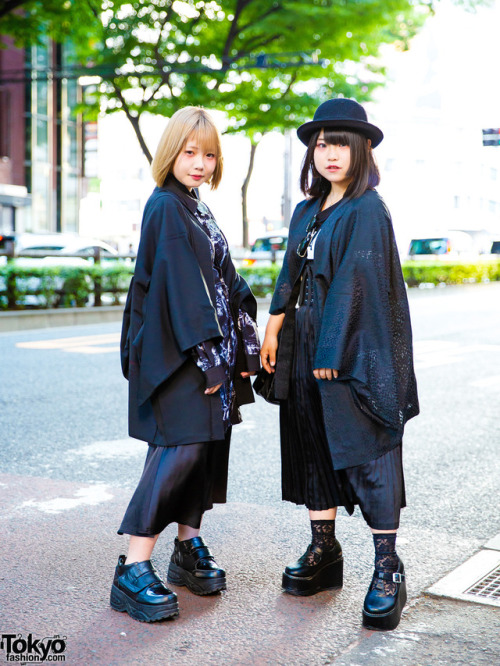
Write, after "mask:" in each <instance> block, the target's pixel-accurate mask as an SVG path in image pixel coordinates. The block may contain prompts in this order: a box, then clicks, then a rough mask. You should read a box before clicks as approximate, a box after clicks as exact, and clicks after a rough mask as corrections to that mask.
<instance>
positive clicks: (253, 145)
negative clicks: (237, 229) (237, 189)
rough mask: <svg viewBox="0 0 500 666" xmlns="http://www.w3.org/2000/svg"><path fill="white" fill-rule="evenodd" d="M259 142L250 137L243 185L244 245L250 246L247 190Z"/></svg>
mask: <svg viewBox="0 0 500 666" xmlns="http://www.w3.org/2000/svg"><path fill="white" fill-rule="evenodd" d="M256 150H257V144H256V143H255V142H254V140H253V139H250V161H249V163H248V170H247V174H246V176H245V180H244V181H243V185H242V186H241V211H242V214H243V215H242V217H243V247H248V213H247V192H248V186H249V184H250V178H251V177H252V171H253V165H254V162H255V151H256Z"/></svg>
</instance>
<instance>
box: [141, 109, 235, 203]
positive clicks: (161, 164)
mask: <svg viewBox="0 0 500 666" xmlns="http://www.w3.org/2000/svg"><path fill="white" fill-rule="evenodd" d="M192 135H193V138H194V140H195V141H196V142H197V143H198V145H199V147H200V149H201V150H202V151H203V152H213V153H215V155H216V158H217V165H216V167H215V171H214V172H213V174H212V176H211V178H210V180H209V181H208V183H210V185H211V189H212V190H215V189H216V188H217V186H218V185H219V183H220V180H221V178H222V151H221V145H220V136H219V132H218V130H217V127H216V126H215V124H214V121H213V120H212V118H211V117H210V116H209V115H208V113H207V112H206V111H205V109H202V108H201V107H200V106H186V107H184V108H183V109H179V110H178V111H176V112H175V113H174V115H173V116H172V117H171V118H170V120H169V121H168V125H167V127H166V128H165V131H164V132H163V134H162V136H161V139H160V143H159V144H158V148H157V149H156V153H155V156H154V159H153V163H152V165H151V170H152V173H153V178H154V179H155V182H156V184H157V185H158V187H162V186H163V185H164V184H165V180H166V178H167V176H169V175H170V174H171V173H172V172H173V169H174V164H175V160H176V159H177V157H178V156H179V153H180V152H181V150H182V149H183V148H184V146H185V145H186V143H187V142H188V140H189V138H190V137H191V136H192Z"/></svg>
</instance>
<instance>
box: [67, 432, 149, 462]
mask: <svg viewBox="0 0 500 666" xmlns="http://www.w3.org/2000/svg"><path fill="white" fill-rule="evenodd" d="M146 452H147V445H146V443H145V442H141V441H139V440H138V439H133V438H132V437H127V439H113V440H109V441H99V442H92V444H87V445H86V446H82V447H80V448H79V449H69V451H67V452H66V453H67V454H69V455H73V456H83V457H84V458H87V459H91V458H94V459H96V458H97V459H99V460H106V459H116V457H117V456H125V457H126V458H129V457H130V456H144V455H145V454H146Z"/></svg>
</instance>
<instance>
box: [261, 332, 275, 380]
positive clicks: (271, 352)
mask: <svg viewBox="0 0 500 666" xmlns="http://www.w3.org/2000/svg"><path fill="white" fill-rule="evenodd" d="M277 351H278V336H277V335H272V334H271V333H266V337H265V338H264V342H263V343H262V347H261V350H260V361H261V363H262V367H263V368H264V370H265V371H266V372H269V373H272V372H274V366H275V365H276V352H277Z"/></svg>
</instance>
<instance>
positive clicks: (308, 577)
mask: <svg viewBox="0 0 500 666" xmlns="http://www.w3.org/2000/svg"><path fill="white" fill-rule="evenodd" d="M311 559H313V560H314V564H309V562H310V561H311ZM343 573H344V558H343V557H342V548H341V546H340V543H339V542H338V541H337V539H335V547H334V548H333V549H332V550H323V549H322V548H320V547H319V546H315V545H313V544H312V543H311V544H309V546H308V547H307V550H306V552H305V553H304V554H303V555H302V557H301V558H299V559H298V560H297V562H295V563H294V564H290V565H289V566H288V567H286V569H285V572H284V573H283V583H282V587H283V589H284V590H285V592H288V594H295V595H298V596H308V595H310V594H316V592H321V590H334V589H336V588H340V587H342V581H343Z"/></svg>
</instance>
